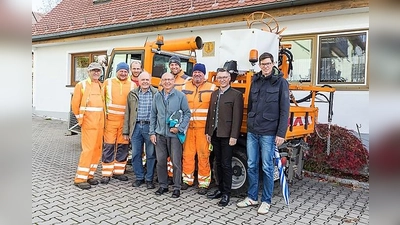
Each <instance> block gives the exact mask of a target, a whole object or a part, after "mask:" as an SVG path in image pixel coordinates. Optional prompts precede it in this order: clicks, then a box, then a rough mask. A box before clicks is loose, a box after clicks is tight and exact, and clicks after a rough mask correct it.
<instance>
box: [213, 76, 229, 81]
mask: <svg viewBox="0 0 400 225" xmlns="http://www.w3.org/2000/svg"><path fill="white" fill-rule="evenodd" d="M228 78H229V77H228V76H223V77H216V79H217V80H226V79H228Z"/></svg>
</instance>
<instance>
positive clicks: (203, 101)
mask: <svg viewBox="0 0 400 225" xmlns="http://www.w3.org/2000/svg"><path fill="white" fill-rule="evenodd" d="M215 89H216V86H215V85H214V84H212V83H209V82H204V83H203V84H201V85H200V86H199V87H196V86H195V85H194V84H193V83H192V82H187V83H186V84H184V85H183V86H182V92H183V93H185V94H186V97H187V99H188V103H189V108H190V112H191V117H190V122H189V128H188V130H187V133H186V141H185V142H184V144H183V160H182V177H183V182H185V183H187V184H188V185H193V182H194V175H193V174H194V169H195V156H196V154H197V160H198V177H197V180H198V182H199V187H204V188H207V187H208V186H209V185H210V181H211V169H210V161H209V157H210V150H209V149H208V142H207V140H206V137H205V131H204V129H205V125H206V119H207V112H208V106H209V104H210V99H211V94H212V92H213V91H214V90H215Z"/></svg>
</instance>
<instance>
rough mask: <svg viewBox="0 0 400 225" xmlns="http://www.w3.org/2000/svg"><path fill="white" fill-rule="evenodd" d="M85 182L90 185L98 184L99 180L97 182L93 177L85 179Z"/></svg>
mask: <svg viewBox="0 0 400 225" xmlns="http://www.w3.org/2000/svg"><path fill="white" fill-rule="evenodd" d="M87 182H88V183H89V184H90V185H98V184H99V182H98V181H97V180H95V179H94V178H89V179H87Z"/></svg>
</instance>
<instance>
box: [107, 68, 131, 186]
mask: <svg viewBox="0 0 400 225" xmlns="http://www.w3.org/2000/svg"><path fill="white" fill-rule="evenodd" d="M116 71H117V76H116V77H112V78H108V79H107V80H106V81H104V84H103V86H104V97H105V99H106V125H105V131H104V146H103V156H102V176H103V177H102V178H101V181H100V182H101V183H102V184H108V182H110V177H113V178H115V179H118V180H120V181H127V180H128V177H127V176H125V175H124V173H125V166H126V161H127V157H128V150H129V140H126V139H124V137H123V134H122V128H123V126H124V115H125V108H126V100H127V96H128V93H129V92H130V91H131V90H132V89H133V88H135V87H136V84H135V83H134V82H132V81H131V79H128V77H129V65H128V64H126V63H125V62H121V63H119V64H118V65H117V69H116Z"/></svg>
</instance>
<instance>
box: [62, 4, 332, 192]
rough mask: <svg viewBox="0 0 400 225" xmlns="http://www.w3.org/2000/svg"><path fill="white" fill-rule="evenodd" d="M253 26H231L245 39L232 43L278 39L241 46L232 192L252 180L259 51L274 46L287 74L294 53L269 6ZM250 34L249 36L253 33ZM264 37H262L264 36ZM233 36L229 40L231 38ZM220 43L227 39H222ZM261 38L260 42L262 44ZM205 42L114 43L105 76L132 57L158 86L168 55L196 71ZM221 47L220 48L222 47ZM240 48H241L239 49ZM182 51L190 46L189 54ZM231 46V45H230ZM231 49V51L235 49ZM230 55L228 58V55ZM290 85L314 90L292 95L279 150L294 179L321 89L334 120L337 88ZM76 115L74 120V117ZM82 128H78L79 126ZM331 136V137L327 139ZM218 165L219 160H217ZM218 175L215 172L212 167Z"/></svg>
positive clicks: (210, 76) (290, 179) (160, 38)
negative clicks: (251, 98)
mask: <svg viewBox="0 0 400 225" xmlns="http://www.w3.org/2000/svg"><path fill="white" fill-rule="evenodd" d="M247 22H248V30H247V31H246V30H236V31H235V30H233V31H232V30H231V31H227V32H239V33H240V34H241V36H242V37H241V38H240V41H241V43H228V46H235V47H236V46H239V45H240V46H243V43H251V42H253V40H251V39H249V40H246V35H245V33H249V34H254V33H259V34H260V35H261V37H263V35H267V36H268V37H267V38H272V39H273V40H275V39H278V42H276V40H275V42H274V43H276V44H273V45H272V49H269V48H271V46H269V47H268V46H267V47H266V48H265V46H263V47H262V48H260V49H257V47H256V48H252V49H250V48H249V49H244V50H241V51H240V54H241V55H246V51H247V53H249V55H250V57H249V58H248V59H247V60H243V59H242V60H239V61H237V63H238V64H242V65H245V64H248V65H249V66H247V68H249V67H250V69H247V70H240V68H239V70H237V72H235V73H236V74H235V76H237V77H236V80H235V82H233V83H232V87H233V88H236V89H238V90H240V91H242V93H243V97H244V103H245V104H244V115H243V122H242V127H241V137H240V138H239V139H238V142H237V145H236V146H235V150H234V152H233V159H232V167H233V177H232V192H233V194H245V193H246V191H247V187H248V181H247V154H246V121H247V100H248V95H249V91H250V84H251V78H252V76H253V74H254V73H255V72H254V69H252V67H254V65H255V64H256V62H257V57H258V56H257V52H263V51H268V52H271V51H272V52H273V51H276V57H275V58H277V59H279V63H278V65H279V69H280V70H281V71H282V72H283V74H284V76H285V78H287V76H288V74H289V73H290V72H291V69H292V65H291V63H292V61H293V56H292V54H291V53H290V46H288V45H280V42H279V40H280V34H281V33H282V31H283V30H284V29H282V30H279V25H278V23H277V22H276V21H275V19H273V18H272V17H271V16H270V15H268V14H266V13H264V12H255V13H252V14H251V15H250V16H249V17H248V21H247ZM256 23H261V24H262V25H265V28H263V29H254V28H252V26H253V25H254V24H256ZM249 37H250V36H249ZM261 40H263V39H261ZM228 42H229V41H228ZM221 43H224V41H222V40H221ZM262 44H263V43H261V45H260V46H262ZM202 47H203V42H202V39H201V37H199V36H196V37H189V38H183V39H175V40H166V41H164V38H163V36H161V35H159V36H158V37H157V40H156V41H153V42H146V43H145V45H144V46H143V47H125V48H115V49H113V50H112V52H111V53H110V54H109V56H108V57H109V59H108V66H107V68H106V71H105V74H104V78H109V77H113V76H115V68H116V65H117V64H118V63H120V62H126V63H128V64H129V63H130V62H131V61H132V60H141V61H142V65H143V69H144V70H146V71H148V72H149V73H150V74H152V84H153V85H154V86H158V84H159V83H160V77H161V75H162V74H163V73H165V72H167V71H169V66H168V60H169V58H170V57H171V56H172V55H177V56H179V57H180V59H181V67H182V69H183V70H184V71H186V73H187V74H188V75H191V74H192V70H193V65H194V64H195V63H196V54H195V53H196V52H195V50H198V49H201V48H202ZM220 49H221V48H220ZM235 50H236V49H235ZM183 52H186V54H184V53H183ZM230 52H232V51H230ZM230 54H231V53H230ZM226 60H227V61H229V59H228V58H226ZM215 75H216V72H213V71H211V72H209V73H208V77H207V79H208V80H209V81H210V82H214V83H216V84H217V85H218V83H217V81H216V80H215ZM289 89H290V90H291V92H292V93H294V95H295V94H296V93H298V92H300V91H302V92H304V91H305V92H307V93H309V94H308V95H307V96H306V97H303V98H302V99H300V100H296V99H295V97H294V95H292V96H291V100H290V101H291V106H290V113H289V118H288V130H287V133H286V142H285V143H284V144H283V145H282V146H280V149H279V151H280V154H281V158H283V160H282V161H284V162H285V163H284V165H285V173H286V176H287V180H288V182H289V183H292V182H293V181H294V179H295V178H298V179H301V178H302V169H303V162H304V159H303V156H304V153H305V151H307V149H308V145H307V143H306V139H307V137H308V136H309V135H310V134H312V133H314V132H315V124H316V123H318V113H319V112H318V107H317V106H316V97H317V95H321V96H324V98H325V102H326V103H328V104H329V107H328V108H329V109H328V122H329V123H330V122H331V120H332V115H333V94H334V92H335V89H334V88H332V87H329V86H323V87H319V86H312V85H303V84H290V85H289ZM72 117H73V116H72ZM73 120H74V118H71V120H70V123H69V124H70V125H69V126H70V130H71V127H72V130H73V129H75V130H77V129H79V126H77V125H76V124H75V123H74V121H73ZM71 121H72V122H71ZM76 132H78V131H76ZM328 141H329V140H328ZM214 168H216V166H214ZM213 174H214V176H215V174H216V173H213ZM278 179H279V177H278V172H277V169H276V170H275V180H278Z"/></svg>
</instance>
